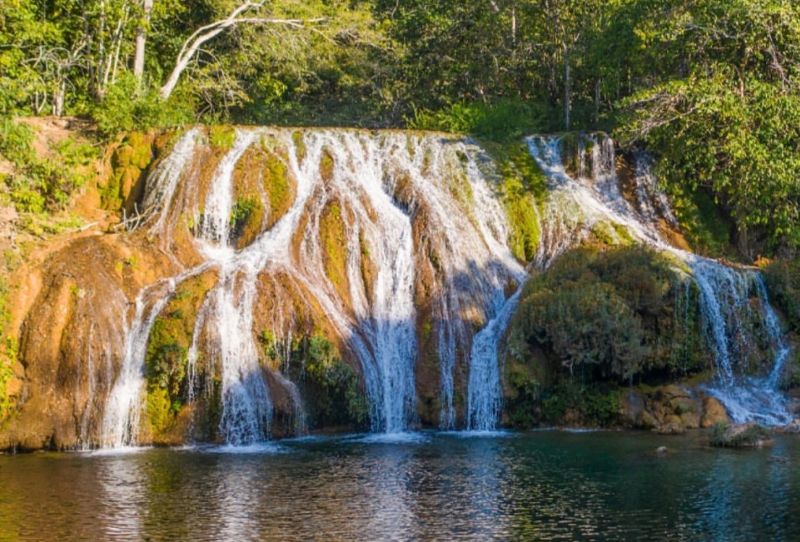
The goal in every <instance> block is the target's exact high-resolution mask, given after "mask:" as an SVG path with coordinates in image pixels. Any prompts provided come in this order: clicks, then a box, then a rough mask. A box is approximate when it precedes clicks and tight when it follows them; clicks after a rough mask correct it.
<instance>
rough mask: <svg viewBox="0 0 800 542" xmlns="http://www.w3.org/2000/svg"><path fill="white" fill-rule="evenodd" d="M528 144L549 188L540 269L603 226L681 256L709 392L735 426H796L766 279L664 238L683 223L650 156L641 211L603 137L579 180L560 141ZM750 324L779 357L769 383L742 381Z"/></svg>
mask: <svg viewBox="0 0 800 542" xmlns="http://www.w3.org/2000/svg"><path fill="white" fill-rule="evenodd" d="M527 141H528V148H529V150H530V152H531V155H532V156H533V158H534V159H535V160H536V162H537V163H538V164H539V166H540V167H541V168H542V170H543V171H544V172H545V174H546V175H547V177H548V179H549V181H550V184H551V192H550V195H549V200H548V204H547V207H546V209H545V212H544V214H543V221H542V242H541V244H540V247H539V252H538V254H537V263H538V264H539V265H540V266H542V267H546V266H547V265H549V263H550V262H552V261H553V259H554V258H556V257H557V256H558V255H559V254H561V253H562V252H563V251H564V250H566V249H568V248H569V247H571V246H574V245H576V244H578V243H579V242H580V241H582V240H584V239H586V238H587V237H588V236H589V235H590V234H592V232H593V230H595V229H597V228H601V227H604V228H605V233H606V234H607V235H609V236H611V237H612V238H614V239H616V240H617V241H626V239H625V238H624V235H623V234H622V233H621V232H620V231H619V230H618V226H622V227H623V228H624V230H625V232H626V234H625V235H628V236H630V238H632V239H634V240H636V241H637V242H640V243H644V244H647V245H650V246H653V247H654V248H656V249H658V250H660V251H663V252H667V253H669V254H672V255H674V256H676V257H677V258H678V259H679V260H680V261H682V262H684V263H685V264H686V265H687V267H688V268H689V270H690V272H691V278H692V279H693V280H694V282H695V284H696V285H697V287H698V290H699V293H700V295H699V301H700V313H701V316H702V321H703V325H704V326H705V329H706V335H707V337H708V343H709V345H710V347H711V349H712V351H713V354H714V359H715V362H716V369H717V370H716V377H715V381H714V382H713V383H712V384H711V385H710V386H709V388H708V389H709V391H710V392H711V393H712V394H713V395H714V396H716V397H717V398H718V399H719V400H720V401H721V402H722V403H723V404H724V405H725V407H726V409H727V410H728V413H729V414H730V416H731V418H732V419H733V420H734V421H736V422H746V421H759V422H761V423H765V424H770V425H779V424H785V423H788V422H790V421H791V419H792V417H791V415H790V414H789V412H788V410H787V405H786V401H785V399H784V398H783V397H782V396H781V394H780V392H779V391H778V383H779V379H780V375H781V374H782V369H783V365H784V362H785V360H786V357H787V356H788V351H789V349H788V346H787V344H786V342H785V340H784V338H783V333H782V331H781V329H780V323H779V320H778V317H777V315H776V314H775V312H774V310H773V309H772V306H771V305H770V303H769V299H768V297H767V292H766V288H765V287H764V284H763V279H762V277H761V275H760V273H759V272H758V271H756V270H753V269H744V268H742V269H740V268H734V267H730V266H726V265H724V264H721V263H719V262H717V261H714V260H711V259H708V258H703V257H701V256H698V255H695V254H692V253H689V252H686V251H684V250H680V249H678V248H675V247H673V246H672V245H670V244H669V243H668V242H667V241H666V240H665V239H664V237H663V235H662V234H661V231H660V229H659V225H658V221H659V219H663V220H664V221H665V222H666V223H667V224H668V225H671V226H674V225H675V224H676V223H677V221H676V220H675V218H674V216H673V215H672V212H671V210H670V208H669V205H668V203H667V201H666V198H665V197H664V196H663V194H661V193H660V192H659V191H658V190H657V186H656V181H655V178H654V176H653V175H652V172H651V169H650V165H651V164H650V160H649V159H648V158H647V157H646V156H643V155H640V156H638V157H637V159H636V164H635V165H636V172H635V179H634V181H635V183H636V184H635V196H636V198H637V202H636V203H637V205H636V207H638V210H637V209H636V208H634V206H633V205H631V204H630V203H629V202H628V201H627V200H626V199H625V198H624V197H623V196H622V194H621V193H620V191H619V183H618V180H617V178H616V168H615V157H614V146H613V142H612V141H611V139H610V138H607V137H603V138H602V140H601V141H598V139H597V137H596V136H589V137H587V138H586V140H585V142H583V143H582V145H581V150H580V151H579V152H580V160H579V165H578V168H577V169H578V173H579V174H578V175H577V177H576V178H573V177H571V176H570V175H569V174H568V173H567V172H566V168H565V166H564V162H563V160H562V158H561V152H560V140H559V138H558V137H548V136H534V137H530V138H528V140H527ZM587 143H588V144H590V145H591V151H590V153H587V152H586V151H585V145H586V144H587ZM586 154H590V156H591V166H592V167H591V175H590V176H589V175H587V174H586V173H587V171H588V168H587V167H586V163H585V155H586ZM608 226H611V227H610V228H609V227H608ZM752 297H756V298H757V299H758V301H759V303H758V306H759V309H758V310H757V311H754V309H752V307H751V304H750V300H751V298H752ZM748 318H757V319H758V321H759V322H760V325H761V327H763V328H764V329H766V330H767V335H768V337H767V340H768V342H769V344H770V349H771V351H772V352H773V361H772V369H771V370H770V372H769V374H768V375H767V376H766V377H763V378H755V377H746V376H743V375H741V374H740V373H741V368H740V367H739V365H742V364H743V363H744V361H743V358H744V355H745V350H746V349H747V347H748V344H749V343H752V342H754V341H756V338H755V337H753V333H752V332H751V331H750V330H748V329H746V327H747V326H745V325H744V320H745V319H748Z"/></svg>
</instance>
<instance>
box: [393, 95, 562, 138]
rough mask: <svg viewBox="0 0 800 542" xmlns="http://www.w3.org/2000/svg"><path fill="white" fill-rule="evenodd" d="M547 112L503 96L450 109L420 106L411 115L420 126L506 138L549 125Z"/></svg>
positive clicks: (426, 128) (413, 124)
mask: <svg viewBox="0 0 800 542" xmlns="http://www.w3.org/2000/svg"><path fill="white" fill-rule="evenodd" d="M546 117H547V112H546V111H545V110H544V109H543V108H542V107H541V106H540V105H539V104H536V103H530V102H525V101H522V100H518V99H515V100H511V99H505V100H499V101H497V102H495V103H492V104H486V103H482V102H469V103H466V102H461V103H455V104H452V105H450V106H449V107H447V108H446V109H440V110H437V111H431V110H427V109H420V110H416V111H415V112H414V116H413V118H411V119H408V125H409V126H410V127H411V128H415V129H418V130H441V131H444V132H453V133H461V134H471V135H476V136H478V137H482V138H486V139H490V140H495V141H502V140H508V139H513V138H518V137H521V136H523V135H527V134H530V133H534V132H537V131H541V129H542V127H543V126H546V124H547V121H546Z"/></svg>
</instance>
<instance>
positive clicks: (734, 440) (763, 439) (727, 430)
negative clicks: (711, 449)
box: [710, 423, 772, 448]
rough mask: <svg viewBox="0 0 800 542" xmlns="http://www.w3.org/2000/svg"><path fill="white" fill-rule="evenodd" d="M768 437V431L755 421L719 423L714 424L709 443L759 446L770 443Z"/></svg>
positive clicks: (722, 446)
mask: <svg viewBox="0 0 800 542" xmlns="http://www.w3.org/2000/svg"><path fill="white" fill-rule="evenodd" d="M769 437H770V432H769V431H768V430H767V429H766V428H764V427H762V426H760V425H758V424H756V423H745V424H739V425H732V424H724V423H720V424H717V425H715V426H714V429H713V431H712V433H711V441H710V443H711V445H712V446H716V447H719V448H761V447H762V446H766V445H769V444H771V443H772V441H771V440H770V438H769Z"/></svg>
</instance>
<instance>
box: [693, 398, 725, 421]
mask: <svg viewBox="0 0 800 542" xmlns="http://www.w3.org/2000/svg"><path fill="white" fill-rule="evenodd" d="M729 422H730V419H729V418H728V413H727V412H726V411H725V407H724V406H722V403H720V402H719V400H718V399H716V398H715V397H711V396H706V397H704V398H703V415H702V417H701V418H700V427H704V428H707V427H713V426H715V425H717V424H720V423H721V424H727V423H729Z"/></svg>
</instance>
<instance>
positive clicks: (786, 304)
mask: <svg viewBox="0 0 800 542" xmlns="http://www.w3.org/2000/svg"><path fill="white" fill-rule="evenodd" d="M764 280H765V282H766V284H767V289H768V290H769V295H770V299H771V300H772V302H773V303H774V304H775V305H776V306H777V307H778V308H779V309H780V310H781V312H782V313H783V316H784V317H785V318H786V321H787V323H788V324H789V326H790V327H791V328H792V331H794V332H800V260H798V259H792V260H776V261H774V262H772V263H770V264H769V265H768V266H766V268H764Z"/></svg>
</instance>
